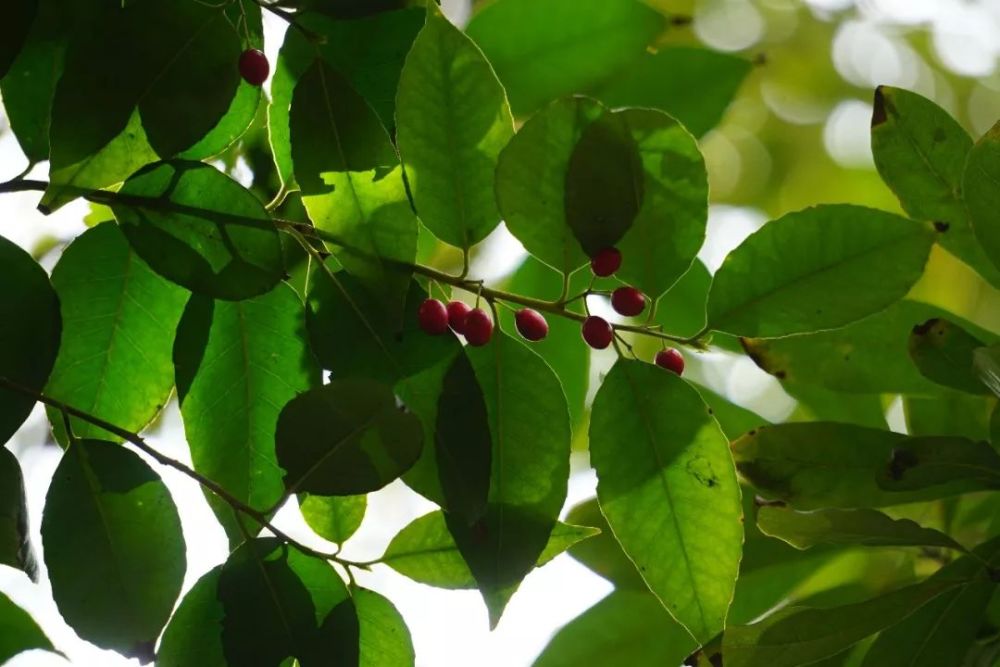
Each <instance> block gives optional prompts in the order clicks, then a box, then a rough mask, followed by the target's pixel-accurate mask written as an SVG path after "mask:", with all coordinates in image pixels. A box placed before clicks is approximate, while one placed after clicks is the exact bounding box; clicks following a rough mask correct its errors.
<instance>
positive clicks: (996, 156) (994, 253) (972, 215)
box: [962, 122, 1000, 284]
mask: <svg viewBox="0 0 1000 667" xmlns="http://www.w3.org/2000/svg"><path fill="white" fill-rule="evenodd" d="M998 183H1000V122H997V124H996V125H994V126H993V127H992V128H991V129H990V130H989V131H988V132H987V133H986V134H984V135H983V136H982V137H980V139H979V141H977V142H976V145H975V146H973V147H972V150H971V151H970V152H969V158H968V161H967V162H966V163H965V173H964V175H963V177H962V194H963V196H964V197H965V205H966V207H967V209H968V211H969V220H970V222H971V224H972V229H973V231H974V232H975V236H976V239H977V240H978V241H979V244H980V245H981V246H982V248H983V250H985V251H986V256H987V257H989V259H990V261H992V262H993V266H995V267H996V268H998V269H1000V223H998V222H997V209H998V207H1000V189H998V187H997V184H998ZM994 284H995V283H994Z"/></svg>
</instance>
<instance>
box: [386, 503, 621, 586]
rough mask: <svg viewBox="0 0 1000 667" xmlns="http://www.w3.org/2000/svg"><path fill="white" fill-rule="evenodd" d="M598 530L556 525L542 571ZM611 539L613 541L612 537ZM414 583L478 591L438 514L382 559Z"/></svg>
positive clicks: (402, 536) (420, 521) (396, 541)
mask: <svg viewBox="0 0 1000 667" xmlns="http://www.w3.org/2000/svg"><path fill="white" fill-rule="evenodd" d="M598 532H599V531H598V530H597V529H596V528H589V527H586V526H574V525H571V524H567V523H562V522H561V521H560V522H556V525H555V527H554V528H553V529H552V533H551V534H550V536H549V540H548V542H547V543H546V545H545V549H543V550H542V553H541V555H539V556H538V560H537V561H536V562H535V564H534V565H535V567H541V566H543V565H545V564H546V563H548V562H549V561H550V560H552V559H553V558H555V557H556V556H558V555H559V554H561V553H563V552H564V551H566V550H567V549H569V548H570V547H572V546H573V545H575V544H578V543H581V542H582V543H584V544H586V543H587V542H590V541H591V540H590V539H588V538H593V536H595V535H597V534H598ZM608 537H609V538H611V535H610V533H609V534H608ZM379 561H380V562H382V563H385V564H386V565H388V566H389V567H391V568H392V569H394V570H396V571H397V572H399V573H400V574H403V575H406V576H407V577H409V578H410V579H413V580H414V581H419V582H420V583H422V584H428V585H429V586H437V587H439V588H456V589H457V588H475V587H476V585H477V584H476V580H475V578H474V577H473V576H472V572H471V571H470V570H469V566H468V565H467V564H466V562H465V559H464V558H463V557H462V554H461V553H460V552H459V550H458V546H457V545H456V544H455V538H453V537H452V535H451V533H450V532H448V525H447V524H446V522H445V515H444V513H443V512H440V511H434V512H431V513H429V514H425V515H423V516H422V517H419V518H417V519H414V520H413V521H411V522H410V523H409V524H407V525H406V527H404V528H403V529H402V530H401V531H399V533H397V534H396V536H395V537H393V538H392V541H391V542H390V543H389V546H388V547H386V550H385V553H384V554H383V555H382V557H381V558H380V559H379Z"/></svg>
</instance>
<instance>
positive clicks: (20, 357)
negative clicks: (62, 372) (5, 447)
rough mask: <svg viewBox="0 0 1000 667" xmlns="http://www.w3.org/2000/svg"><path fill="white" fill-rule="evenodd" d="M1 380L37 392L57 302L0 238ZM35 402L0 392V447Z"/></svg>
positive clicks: (45, 281) (51, 351)
mask: <svg viewBox="0 0 1000 667" xmlns="http://www.w3.org/2000/svg"><path fill="white" fill-rule="evenodd" d="M0 284H3V289H2V290H0V378H6V379H7V380H10V381H12V382H16V383H17V384H19V385H22V386H24V387H26V388H29V389H32V390H35V391H41V389H42V387H43V386H45V381H46V380H47V379H48V377H49V373H50V372H51V370H52V366H53V364H54V363H55V360H56V352H57V351H58V350H59V332H60V329H61V327H62V323H61V319H60V316H59V298H58V297H57V296H56V293H55V290H53V289H52V284H51V283H50V282H49V277H48V276H47V275H46V274H45V271H44V270H43V269H42V267H40V266H39V265H38V264H37V263H36V262H35V260H34V259H32V258H31V255H29V254H28V253H26V252H24V251H23V250H21V249H20V248H19V247H17V246H16V245H14V244H13V243H11V242H10V241H8V240H7V239H5V238H3V237H0ZM34 405H35V401H34V399H32V398H30V397H28V396H24V395H23V394H20V393H14V392H12V391H10V390H8V389H4V388H0V442H6V441H7V440H8V439H9V438H10V436H12V435H13V434H14V432H15V431H17V429H18V428H19V427H20V426H21V424H22V423H23V422H24V420H25V419H27V418H28V414H29V413H30V412H31V408H32V407H34Z"/></svg>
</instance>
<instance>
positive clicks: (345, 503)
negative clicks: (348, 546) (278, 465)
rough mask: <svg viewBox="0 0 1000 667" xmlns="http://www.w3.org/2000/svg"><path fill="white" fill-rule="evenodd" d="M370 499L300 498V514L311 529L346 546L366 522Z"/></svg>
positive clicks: (303, 495) (304, 495) (338, 497)
mask: <svg viewBox="0 0 1000 667" xmlns="http://www.w3.org/2000/svg"><path fill="white" fill-rule="evenodd" d="M367 507H368V497H367V496H363V495H361V496H313V495H309V494H308V493H302V494H299V510H300V511H301V512H302V518H303V519H305V520H306V523H307V524H309V527H310V528H312V529H313V531H314V532H315V533H316V534H317V535H319V536H320V537H322V538H323V539H324V540H329V541H331V542H333V543H334V544H343V543H344V542H346V541H347V540H348V538H350V537H351V535H353V534H354V533H355V531H357V529H358V527H359V526H360V525H361V521H362V519H364V518H365V509H366V508H367Z"/></svg>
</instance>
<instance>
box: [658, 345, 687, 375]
mask: <svg viewBox="0 0 1000 667" xmlns="http://www.w3.org/2000/svg"><path fill="white" fill-rule="evenodd" d="M655 361H656V365H657V366H659V367H660V368H666V369H667V370H668V371H671V372H672V373H677V375H680V374H681V373H683V372H684V357H682V356H681V353H680V352H678V351H677V350H675V349H673V348H668V349H666V350H660V351H659V352H657V353H656V360H655Z"/></svg>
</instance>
